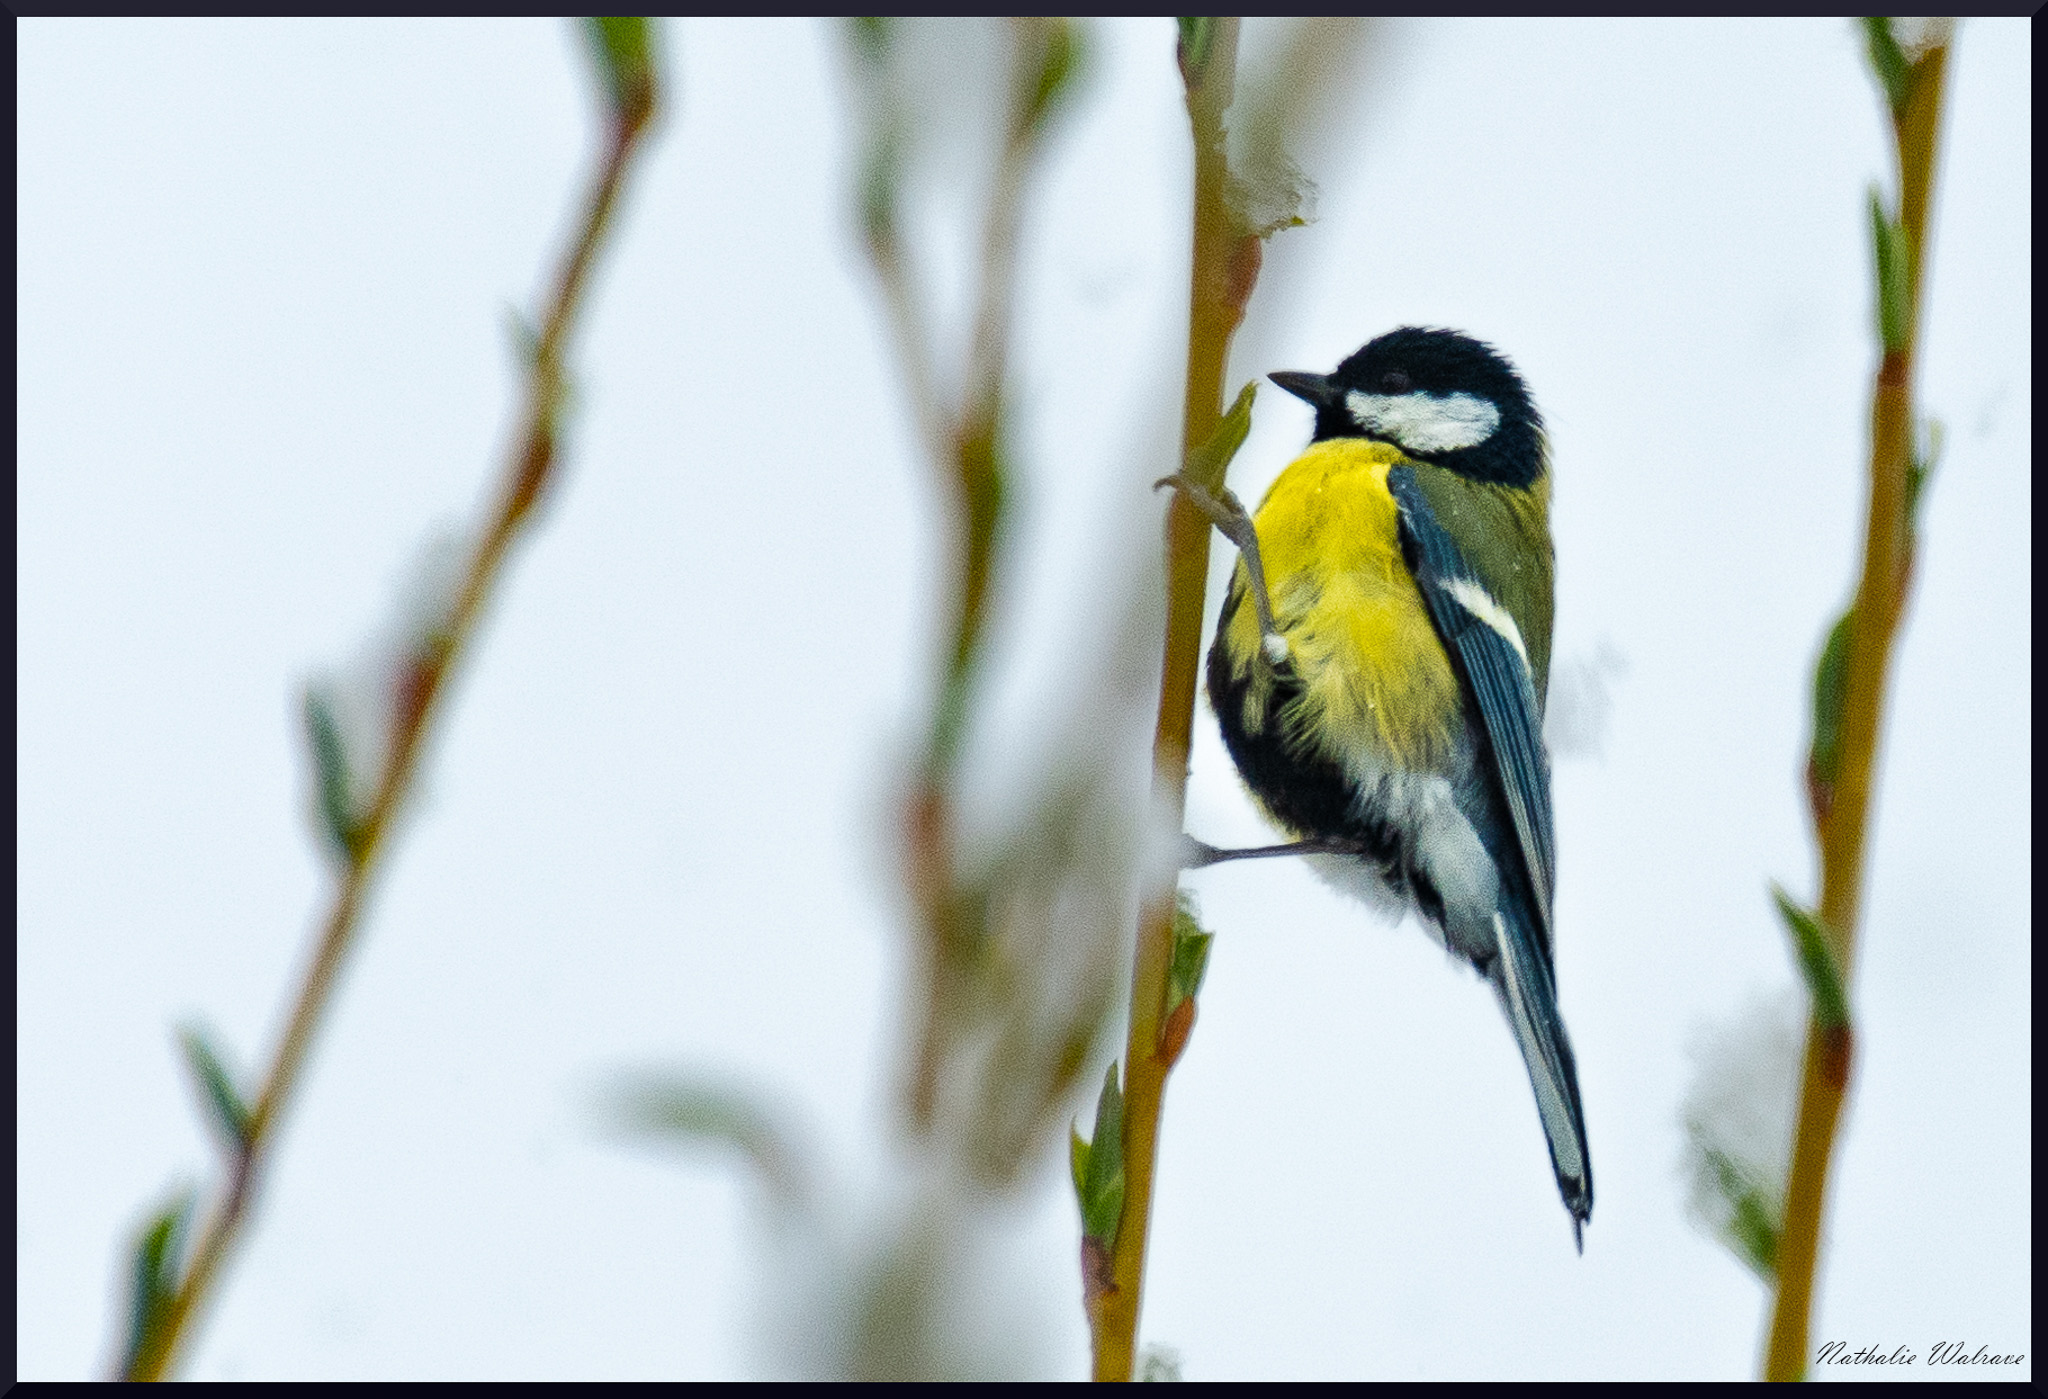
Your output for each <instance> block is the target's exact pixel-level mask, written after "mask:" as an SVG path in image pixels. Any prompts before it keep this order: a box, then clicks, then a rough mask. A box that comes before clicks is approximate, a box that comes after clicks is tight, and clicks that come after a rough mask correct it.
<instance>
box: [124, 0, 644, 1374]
mask: <svg viewBox="0 0 2048 1399" xmlns="http://www.w3.org/2000/svg"><path fill="white" fill-rule="evenodd" d="M591 30H592V33H591V38H592V41H593V43H594V45H595V47H596V48H597V51H598V52H597V57H598V60H599V65H600V68H601V70H602V72H603V76H604V78H605V80H606V83H607V86H608V88H609V96H610V99H611V101H610V111H609V113H608V117H609V121H608V125H607V132H606V138H605V144H604V149H603V155H602V162H601V164H600V167H599V170H598V173H597V176H596V179H595V180H594V181H593V183H592V185H591V188H590V192H589V194H588V196H587V197H586V199H585V201H584V216H583V219H582V223H581V225H580V229H579V232H578V234H577V236H576V240H575V243H574V244H573V245H572V247H571V248H570V250H569V252H568V254H567V256H566V257H565V258H564V259H563V262H562V264H561V268H560V270H559V271H558V272H557V274H556V277H555V285H554V290H553V294H552V296H551V298H550V300H549V302H548V311H547V317H546V319H545V320H544V321H543V322H542V327H541V332H540V335H539V337H538V339H537V341H536V343H535V344H534V345H533V347H532V351H531V363H530V366H529V372H528V376H527V387H526V395H525V401H524V406H523V407H522V409H521V427H520V432H519V436H518V439H517V446H515V447H514V448H513V450H512V452H511V453H510V455H509V457H508V458H507V460H506V463H505V468H504V473H503V475H502V477H501V478H500V486H499V493H498V501H497V504H496V506H495V507H494V508H493V510H492V512H491V515H490V518H489V519H488V521H487V522H486V524H485V527H484V529H483V531H482V532H481V534H480V535H479V536H478V540H477V543H476V546H475V550H474V552H473V553H472V554H471V556H470V558H469V560H468V563H467V566H466V568H465V569H464V572H463V575H462V582H461V585H460V589H459V591H458V592H457V594H456V597H455V602H454V605H453V607H452V608H451V610H450V612H449V614H448V615H447V617H446V618H445V619H443V620H442V621H441V622H440V624H439V625H437V626H436V627H435V628H434V629H433V630H432V632H431V634H430V635H428V636H426V637H425V638H423V639H422V640H421V641H420V643H419V644H418V645H417V646H416V647H415V649H414V651H413V654H412V655H411V656H409V657H408V658H407V660H406V664H405V668H404V671H403V672H402V674H401V677H400V681H399V684H398V686H397V691H396V695H395V697H394V701H393V703H394V709H395V713H394V714H393V715H392V716H391V717H392V725H393V738H392V742H391V745H390V748H389V756H388V758H387V759H386V761H385V763H384V766H383V770H382V772H381V773H380V774H379V777H378V780H377V784H376V789H375V793H374V796H373V797H372V798H371V800H370V803H369V805H368V807H367V809H366V810H365V811H364V812H363V813H362V815H361V816H360V818H358V819H356V820H354V821H353V822H352V823H351V827H350V829H349V830H347V831H346V832H343V833H339V834H342V835H343V836H344V839H343V841H342V844H343V846H344V850H345V856H346V865H345V867H344V869H343V870H342V873H341V882H340V885H339V887H338V888H337V889H336V890H335V894H334V902H333V904H332V906H331V907H330V909H329V911H328V914H327V918H326V920H325V922H324V924H323V926H322V929H321V933H320V938H319V941H318V943H317V944H316V945H315V948H314V952H313V957H312V960H311V962H310V964H309V965H308V966H307V968H306V971H305V975H304V978H303V980H302V981H301V982H300V984H299V988H298V990H297V992H296V994H295V995H294V996H293V999H292V1003H291V1009H290V1012H289V1014H288V1016H287V1018H286V1021H285V1030H284V1034H283V1036H282V1038H281V1039H280V1041H279V1043H278V1046H277V1050H276V1053H275V1054H274V1056H273V1058H272V1060H271V1063H270V1067H269V1069H268V1071H267V1072H266V1073H265V1074H264V1076H263V1079H262V1083H261V1086H260V1087H259V1089H258V1092H257V1094H256V1098H255V1103H254V1105H253V1107H251V1108H250V1109H249V1110H248V1112H247V1115H246V1118H245V1119H244V1120H242V1121H241V1123H240V1130H239V1132H238V1133H237V1134H236V1137H235V1140H234V1141H233V1142H231V1144H230V1149H229V1160H228V1163H227V1171H226V1177H225V1179H224V1180H223V1181H222V1183H221V1185H220V1188H219V1191H218V1193H217V1194H216V1196H215V1198H214V1200H213V1202H212V1203H211V1205H210V1206H209V1208H208V1211H207V1214H206V1216H205V1222H204V1224H203V1225H202V1226H201V1228H200V1231H199V1235H198V1238H197V1240H196V1242H195V1243H194V1244H193V1247H192V1250H191V1254H190V1261H189V1262H188V1263H187V1265H186V1266H185V1268H184V1270H183V1273H182V1275H180V1276H178V1277H177V1278H176V1279H175V1281H174V1282H172V1281H171V1280H170V1279H165V1285H164V1287H163V1288H162V1290H161V1292H160V1293H157V1292H156V1291H155V1289H153V1288H151V1287H149V1286H146V1285H145V1286H139V1287H138V1291H137V1298H136V1306H137V1317H136V1321H137V1324H136V1326H135V1327H134V1339H133V1342H132V1346H131V1349H130V1352H129V1354H128V1355H127V1357H126V1358H125V1360H124V1362H123V1365H122V1370H121V1377H122V1378H124V1379H129V1380H157V1379H163V1378H165V1377H166V1376H167V1375H168V1374H169V1372H170V1370H171V1367H172V1365H173V1363H174V1362H175V1361H176V1360H177V1359H178V1356H179V1353H180V1349H181V1347H182V1345H183V1344H184V1343H185V1342H186V1341H187V1340H188V1339H189V1338H190V1336H191V1333H192V1331H193V1330H194V1328H195V1323H196V1320H197V1318H198V1316H199V1314H200V1313H201V1311H202V1310H203V1308H204V1305H205V1304H206V1303H207V1302H208V1301H209V1300H210V1299H211V1296H212V1294H213V1292H214V1290H215V1286H216V1284H217V1282H218V1280H219V1278H220V1276H221V1269H222V1266H223V1264H224V1263H225V1261H226V1259H227V1256H228V1253H229V1251H230V1249H231V1248H232V1247H233V1246H234V1244H235V1242H236V1240H237V1238H238V1237H239V1235H240V1233H241V1231H242V1228H243V1226H244V1225H245V1223H246V1222H247V1219H248V1214H249V1207H250V1202H251V1200H252V1198H253V1196H254V1193H255V1189H256V1186H257V1184H258V1183H259V1181H260V1179H261V1176H262V1173H263V1169H264V1167H265V1166H266V1165H267V1164H268V1160H269V1156H270V1153H271V1151H272V1149H273V1147H274V1145H275V1142H276V1136H277V1126H278V1123H279V1122H280V1120H281V1119H282V1117H283V1115H284V1112H285V1110H286V1109H287V1108H288V1107H289V1106H290V1104H291V1100H292V1093H293V1090H294V1089H295V1088H296V1087H297V1085H298V1081H299V1077H300V1074H301V1071H302V1070H303V1068H304V1066H305V1061H306V1056H307V1053H308V1051H309V1050H310V1048H311V1045H312V1041H313V1034H314V1031H315V1030H316V1029H317V1028H318V1027H319V1024H320V1021H321V1018H322V1017H323V1015H324V1014H325V1012H326V1010H327V1008H328V1005H329V1003H330V1002H331V1001H332V1000H333V997H334V988H335V983H336V978H337V976H338V975H339V973H340V971H341V968H342V965H343V963H344V962H345V961H346V959H347V957H348V953H349V951H350V949H351V948H352V946H353V945H354V941H355V935H356V932H357V929H358V928H359V926H360V923H361V917H362V910H363V904H364V901H365V899H366V898H367V896H368V892H369V888H370V884H371V882H372V880H373V879H374V877H375V876H376V875H377V874H378V873H379V872H380V871H381V869H382V861H381V859H380V857H381V856H382V854H383V852H384V850H385V847H386V844H387V837H388V836H389V835H390V833H391V829H392V824H393V822H394V820H395V819H396V817H397V815H398V813H399V811H400V809H401V808H402V807H403V805H404V803H405V799H406V797H407V796H408V794H409V793H410V791H411V788H412V785H413V779H414V776H415V773H416V771H417V769H418V765H419V756H420V751H421V748H422V745H423V742H424V739H425V737H426V734H427V731H428V728H429V726H430V724H431V723H432V721H433V719H434V717H435V715H436V713H437V712H438V709H439V705H440V701H441V699H442V696H443V694H444V693H445V691H446V688H447V681H448V678H449V675H450V673H451V671H452V670H453V668H454V666H455V663H456V661H457V660H458V659H459V657H460V656H461V654H462V652H463V650H464V648H465V647H466V646H467V645H468V644H469V642H470V640H471V639H472V637H473V635H474V633H475V631H476V625H477V620H478V618H479V617H480V616H481V615H482V612H483V609H484V605H485V603H486V602H487V601H488V599H489V597H490V594H491V590H492V588H493V586H494V585H495V584H496V583H497V581H498V578H499V575H500V574H501V573H502V572H503V568H504V563H505V555H506V553H507V551H508V549H509V548H510V546H511V544H512V541H513V539H514V537H515V536H516V535H517V534H518V533H519V530H520V528H521V526H522V525H523V524H524V523H525V522H526V520H527V518H528V516H529V515H530V513H531V511H532V509H533V505H534V502H535V501H536V500H538V499H539V497H540V494H541V492H542V490H543V489H544V488H545V487H546V486H547V484H548V482H549V480H550V478H551V476H552V474H553V470H554V466H555V463H556V460H557V455H558V453H557V449H558V433H559V426H560V424H559V414H560V409H561V404H562V397H563V352H564V349H565V348H566V346H567V343H568V339H569V335H570V332H571V330H572V329H573V327H574V324H575V321H576V317H577V314H578V312H580V311H581V310H582V307H583V302H584V296H585V292H586V289H587V286H588V282H589V277H590V272H591V269H592V267H593V266H594V264H595V262H596V258H597V253H598V250H599V248H600V246H601V245H602V243H603V241H604V237H605V235H606V233H607V232H608V231H609V228H610V224H611V219H612V215H613V212H614V210H615V208H616V206H617V203H618V198H619V193H620V189H621V187H622V185H623V183H624V181H625V177H626V172H627V167H628V165H629V163H630V162H631V159H632V157H633V155H634V154H635V152H636V151H637V150H638V149H639V148H640V145H641V141H642V137H643V136H645V135H646V133H647V131H648V128H649V126H650V124H651V122H652V120H653V118H654V114H655V109H656V95H657V94H656V79H655V72H654V67H653V61H652V55H651V52H650V38H649V35H648V33H647V25H646V22H645V21H631V20H615V19H613V20H597V21H592V22H591ZM216 1096H217V1095H216ZM148 1232H150V1233H155V1232H156V1231H155V1229H154V1227H152V1229H151V1230H150V1231H148Z"/></svg>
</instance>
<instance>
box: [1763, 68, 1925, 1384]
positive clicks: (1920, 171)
mask: <svg viewBox="0 0 2048 1399" xmlns="http://www.w3.org/2000/svg"><path fill="white" fill-rule="evenodd" d="M1947 58H1948V48H1947V45H1946V43H1945V42H1944V43H1941V44H1938V45H1936V46H1935V47H1932V48H1930V49H1929V50H1928V51H1927V53H1926V54H1925V55H1924V56H1922V57H1920V58H1919V60H1918V61H1917V62H1916V63H1915V64H1914V65H1913V67H1912V69H1911V72H1910V77H1909V81H1910V83H1911V90H1910V93H1909V94H1908V95H1907V97H1906V100H1905V101H1904V103H1903V104H1902V105H1900V106H1898V107H1896V108H1894V109H1893V113H1892V116H1893V135H1894V137H1895V138H1896V141H1897V146H1898V159H1899V177H1900V201H1899V222H1900V225H1901V227H1902V230H1903V232H1904V235H1905V244H1906V257H1907V263H1906V266H1907V269H1908V271H1907V279H1908V280H1907V296H1908V303H1907V316H1906V323H1905V327H1904V335H1903V337H1902V342H1901V343H1900V344H1898V345H1896V346H1892V347H1888V348H1887V349H1886V351H1885V355H1884V359H1883V361H1882V363H1881V364H1880V365H1879V367H1878V371H1877V380H1876V384H1875V386H1874V387H1873V390H1872V394H1871V440H1870V510H1869V516H1868V519H1867V522H1866V526H1867V527H1866V531H1865V537H1864V546H1863V575H1862V578H1861V579H1860V580H1859V582H1858V583H1857V587H1856V604H1855V614H1854V616H1855V620H1854V623H1853V626H1852V629H1851V644H1850V647H1849V655H1848V662H1847V674H1846V679H1845V685H1844V692H1843V699H1842V718H1841V740H1840V743H1841V746H1840V756H1839V759H1838V766H1837V770H1836V772H1835V774H1834V778H1833V784H1832V790H1831V792H1830V793H1829V794H1828V800H1827V801H1826V802H1825V803H1824V804H1822V803H1816V810H1815V816H1816V820H1817V827H1818V830H1817V834H1818V836H1819V838H1820V848H1821V899H1820V921H1821V925H1822V927H1823V929H1824V930H1825V931H1826V933H1827V935H1828V936H1829V937H1830V938H1831V939H1832V941H1833V946H1832V947H1831V948H1830V949H1829V950H1830V951H1831V952H1832V953H1833V954H1834V959H1835V964H1836V966H1837V967H1838V968H1839V969H1840V975H1841V977H1842V979H1843V981H1844V982H1845V983H1846V982H1847V980H1848V977H1849V974H1850V972H1851V969H1852V968H1853V966H1854V964H1855V952H1856V935H1857V931H1858V919H1859V917H1860V916H1861V901H1862V890H1863V866H1864V860H1865V855H1866V853H1867V849H1868V844H1867V838H1868V830H1869V821H1870V807H1871V800H1872V796H1873V794H1874V791H1875V787H1876V775H1877V756H1878V740H1879V737H1880V731H1881V728H1882V724H1883V719H1884V694H1885V682H1886V679H1887V676H1888V674H1889V671H1890V666H1891V656H1892V644H1893V641H1894V639H1895V637H1896V635H1897V632H1898V625H1899V619H1900V616H1901V615H1902V613H1903V612H1904V609H1905V603H1906V581H1907V578H1908V575H1909V570H1910V567H1911V561H1912V539H1911V521H1910V518H1909V510H1908V495H1907V492H1908V472H1909V470H1910V468H1911V464H1912V439H1913V400H1912V380H1913V357H1914V350H1915V347H1916V344H1917V342H1918V332H1919V318H1920V304H1921V296H1920V293H1921V288H1922V284H1923V279H1922V275H1921V274H1922V272H1923V270H1924V268H1925V266H1926V261H1925V253H1926V239H1927V211H1928V205H1929V198H1930V195H1931V193H1932V190H1933V185H1934V154H1935V137H1936V134H1937V130H1938V127H1939V124H1940V117H1941V101H1942V88H1943V80H1944V77H1945V73H1946V68H1947ZM1880 295H1882V292H1880ZM1852 1051H1853V1043H1852V1037H1851V1031H1850V1028H1849V1027H1848V1026H1846V1025H1832V1024H1825V1023H1823V1022H1822V1020H1821V1019H1820V1017H1819V1016H1817V1015H1816V1016H1815V1017H1813V1018H1812V1019H1811V1020H1810V1022H1809V1024H1808V1027H1807V1036H1806V1054H1805V1062H1804V1065H1803V1068H1802V1072H1801V1082H1800V1089H1799V1119H1798V1126H1797V1128H1796V1131H1795V1134H1794V1137H1793V1146H1792V1166H1791V1171H1790V1175H1789V1177H1788V1179H1787V1182H1786V1187H1785V1217H1784V1226H1783V1230H1782V1232H1781V1234H1780V1236H1779V1241H1778V1254H1777V1277H1778V1288H1777V1296H1776V1299H1775V1306H1774V1308H1773V1312H1772V1316H1771V1332H1770V1340H1769V1343H1768V1347H1767V1349H1766V1352H1765V1358H1764V1378H1765V1379H1768V1380H1794V1379H1799V1378H1802V1377H1803V1376H1804V1375H1805V1373H1806V1369H1807V1364H1808V1354H1809V1352H1808V1328H1809V1324H1810V1320H1811V1313H1812V1308H1813V1290H1814V1272H1815V1260H1816V1258H1817V1256H1818V1254H1819V1250H1820V1235H1821V1224H1822V1218H1823V1213H1824V1209H1825V1205H1826V1197H1827V1181H1828V1167H1829V1163H1830V1160H1831V1158H1832V1156H1833V1153H1834V1146H1835V1133H1836V1129H1837V1128H1838V1126H1839V1125H1840V1122H1841V1115H1842V1103H1843V1100H1844V1098H1845V1097H1846V1095H1847V1093H1848V1088H1849V1076H1850V1070H1851V1067H1852V1065H1851V1059H1852Z"/></svg>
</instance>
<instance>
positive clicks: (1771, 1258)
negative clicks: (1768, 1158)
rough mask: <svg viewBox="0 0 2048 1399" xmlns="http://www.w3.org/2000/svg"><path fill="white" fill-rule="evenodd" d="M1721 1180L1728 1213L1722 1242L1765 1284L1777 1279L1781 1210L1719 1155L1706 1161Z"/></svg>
mask: <svg viewBox="0 0 2048 1399" xmlns="http://www.w3.org/2000/svg"><path fill="white" fill-rule="evenodd" d="M1707 1159H1708V1161H1709V1163H1710V1164H1711V1165H1712V1167H1713V1170H1714V1172H1715V1175H1716V1176H1717V1177H1718V1180H1719V1185H1720V1190H1721V1195H1722V1198H1723V1199H1725V1200H1726V1201H1727V1204H1728V1211H1727V1214H1726V1215H1725V1216H1724V1218H1723V1221H1722V1226H1721V1241H1722V1242H1723V1243H1725V1244H1727V1245H1728V1247H1729V1249H1730V1250H1731V1251H1732V1252H1733V1253H1734V1254H1735V1256H1736V1257H1737V1258H1740V1259H1741V1260H1742V1261H1743V1262H1745V1263H1747V1264H1748V1265H1749V1266H1750V1267H1751V1268H1752V1269H1754V1270H1755V1272H1756V1274H1757V1276H1758V1277H1760V1278H1762V1279H1763V1280H1764V1281H1765V1282H1767V1283H1768V1282H1773V1281H1775V1280H1776V1278H1777V1276H1778V1236H1779V1234H1780V1233H1781V1232H1782V1227H1783V1219H1782V1217H1781V1215H1782V1208H1781V1209H1780V1210H1777V1211H1774V1210H1773V1209H1772V1207H1771V1199H1772V1197H1771V1192H1770V1191H1769V1189H1768V1188H1766V1187H1765V1186H1764V1185H1762V1184H1761V1183H1759V1182H1757V1181H1754V1180H1751V1179H1750V1178H1749V1176H1748V1174H1747V1173H1746V1172H1744V1171H1743V1170H1742V1169H1741V1168H1740V1167H1739V1166H1738V1165H1737V1164H1736V1163H1735V1162H1734V1161H1733V1160H1731V1159H1729V1158H1728V1157H1727V1156H1725V1155H1723V1154H1722V1153H1720V1152H1709V1153H1708V1157H1707Z"/></svg>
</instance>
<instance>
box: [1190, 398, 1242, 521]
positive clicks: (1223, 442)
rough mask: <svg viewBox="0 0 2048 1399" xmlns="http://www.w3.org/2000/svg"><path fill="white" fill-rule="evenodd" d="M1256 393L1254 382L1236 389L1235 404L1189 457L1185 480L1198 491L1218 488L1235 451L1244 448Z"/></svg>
mask: <svg viewBox="0 0 2048 1399" xmlns="http://www.w3.org/2000/svg"><path fill="white" fill-rule="evenodd" d="M1258 392H1259V385H1258V381H1257V380H1253V381H1251V382H1250V383H1248V384H1246V385H1245V386H1244V387H1243V388H1241V389H1239V390H1238V391H1237V401H1236V402H1235V403H1233V404H1231V405H1230V411H1229V412H1227V413H1225V414H1224V415H1223V418H1222V421H1220V422H1218V423H1217V424H1216V430H1215V431H1214V432H1212V433H1210V434H1209V440H1208V441H1206V442H1204V443H1203V444H1202V445H1201V446H1199V447H1197V448H1195V450H1194V451H1193V452H1192V453H1190V454H1189V456H1188V465H1187V475H1188V479H1190V480H1192V481H1193V482H1194V483H1195V484H1196V485H1198V486H1200V487H1202V489H1204V490H1206V491H1209V492H1211V493H1212V494H1213V493H1214V492H1216V491H1218V490H1221V489H1222V487H1223V477H1224V473H1226V472H1227V471H1229V470H1230V463H1231V461H1232V460H1233V459H1234V458H1235V457H1236V456H1237V449H1238V448H1240V447H1242V446H1244V439H1245V436H1246V435H1247V434H1248V433H1250V432H1251V430H1252V401H1253V400H1254V399H1256V398H1257V397H1258Z"/></svg>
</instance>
